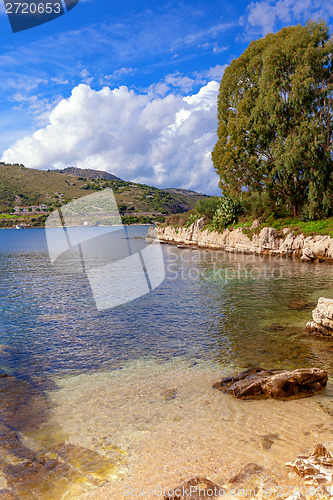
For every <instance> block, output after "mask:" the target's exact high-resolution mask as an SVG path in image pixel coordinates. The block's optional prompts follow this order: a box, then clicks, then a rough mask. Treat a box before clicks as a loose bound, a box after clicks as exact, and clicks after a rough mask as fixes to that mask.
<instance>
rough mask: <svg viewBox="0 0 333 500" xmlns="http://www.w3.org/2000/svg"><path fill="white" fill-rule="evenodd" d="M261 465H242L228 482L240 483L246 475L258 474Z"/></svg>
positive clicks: (261, 470) (260, 471)
mask: <svg viewBox="0 0 333 500" xmlns="http://www.w3.org/2000/svg"><path fill="white" fill-rule="evenodd" d="M263 470H264V469H263V467H261V465H257V464H252V463H251V464H247V465H245V467H243V468H242V469H241V470H240V471H239V472H238V473H237V474H236V475H235V476H233V477H232V478H231V479H230V480H229V481H230V483H242V482H243V481H245V480H246V479H247V478H248V477H250V476H253V475H258V474H260V473H262V472H263Z"/></svg>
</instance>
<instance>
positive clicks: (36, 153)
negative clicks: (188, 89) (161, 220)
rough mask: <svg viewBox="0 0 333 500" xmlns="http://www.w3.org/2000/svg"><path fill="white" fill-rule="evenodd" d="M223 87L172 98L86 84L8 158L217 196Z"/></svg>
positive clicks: (5, 155)
mask: <svg viewBox="0 0 333 500" xmlns="http://www.w3.org/2000/svg"><path fill="white" fill-rule="evenodd" d="M218 88H219V85H218V83H217V82H216V81H210V82H209V83H207V84H206V85H204V86H203V87H202V88H201V89H200V91H199V92H198V93H197V94H193V95H189V96H186V97H183V96H181V95H176V94H168V95H166V96H164V97H161V96H158V95H156V94H152V93H151V92H149V93H142V94H139V93H136V92H134V91H133V90H129V89H128V88H127V87H125V86H121V87H119V88H114V89H110V88H109V87H104V88H103V89H102V90H100V91H95V90H93V89H92V88H91V87H90V86H89V85H86V84H80V85H78V86H77V87H75V88H74V89H73V90H72V93H71V96H70V97H69V98H68V99H63V100H62V101H61V102H59V103H58V104H57V105H56V106H55V107H54V109H53V110H52V111H51V113H50V115H49V120H48V124H47V125H46V126H45V127H43V128H40V129H39V130H37V131H36V132H34V133H33V134H32V135H29V136H26V137H24V138H23V139H20V140H18V141H17V142H16V143H15V144H13V145H12V146H11V147H10V148H9V149H7V150H6V151H4V152H3V155H2V158H1V160H2V161H5V162H8V163H10V162H13V163H23V164H25V165H26V166H27V167H31V168H39V169H48V168H65V167H68V166H76V167H81V168H92V169H95V170H103V171H107V172H111V173H113V174H115V175H117V176H119V177H120V178H123V179H126V180H132V181H136V182H143V183H146V184H152V185H155V186H158V187H183V188H188V189H194V190H198V191H201V192H206V193H211V194H216V193H218V192H219V189H218V176H217V174H216V173H215V171H214V168H213V166H212V161H211V158H210V153H211V151H212V148H213V147H214V144H215V142H216V128H217V118H216V101H217V94H218Z"/></svg>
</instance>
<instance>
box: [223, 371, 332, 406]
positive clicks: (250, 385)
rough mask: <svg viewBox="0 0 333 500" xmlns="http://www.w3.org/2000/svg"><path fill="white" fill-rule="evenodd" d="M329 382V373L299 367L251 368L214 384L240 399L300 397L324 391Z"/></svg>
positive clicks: (286, 398)
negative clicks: (276, 368) (287, 368)
mask: <svg viewBox="0 0 333 500" xmlns="http://www.w3.org/2000/svg"><path fill="white" fill-rule="evenodd" d="M326 384H327V373H326V372H325V371H324V370H321V369H320V368H300V369H298V370H291V371H290V370H263V369H262V368H251V369H249V370H246V371H244V372H241V373H239V374H238V375H236V376H235V377H227V378H224V379H222V380H221V382H217V383H216V384H214V385H213V387H214V388H215V389H219V390H220V391H223V392H227V393H228V394H232V395H233V396H235V397H236V398H239V399H264V398H274V399H282V400H288V399H299V398H304V397H308V396H312V395H313V394H317V393H318V392H321V391H322V390H323V389H324V388H325V387H326Z"/></svg>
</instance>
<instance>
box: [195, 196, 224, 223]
mask: <svg viewBox="0 0 333 500" xmlns="http://www.w3.org/2000/svg"><path fill="white" fill-rule="evenodd" d="M220 201H221V198H220V197H219V196H209V197H208V198H203V199H201V200H200V201H199V203H198V205H197V206H196V211H197V213H198V214H199V216H200V217H205V218H206V222H210V221H211V220H213V217H214V214H215V212H216V210H217V209H218V207H219V203H220Z"/></svg>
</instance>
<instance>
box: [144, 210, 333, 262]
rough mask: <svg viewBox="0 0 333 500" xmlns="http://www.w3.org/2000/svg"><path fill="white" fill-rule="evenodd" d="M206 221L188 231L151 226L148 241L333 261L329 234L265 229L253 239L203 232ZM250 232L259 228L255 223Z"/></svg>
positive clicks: (237, 234)
mask: <svg viewBox="0 0 333 500" xmlns="http://www.w3.org/2000/svg"><path fill="white" fill-rule="evenodd" d="M204 222H205V221H204V218H201V219H198V220H197V221H196V222H194V223H193V224H192V225H191V226H189V227H188V228H185V227H173V226H165V227H162V226H157V227H155V228H154V227H153V226H151V227H150V229H149V231H148V234H147V240H148V241H154V240H158V241H159V242H161V243H169V244H173V245H185V246H188V247H195V248H208V249H212V250H225V251H226V252H238V253H250V254H258V255H272V256H283V257H296V258H300V259H301V260H302V261H304V262H333V238H331V237H330V236H329V235H316V236H304V235H303V234H297V235H296V234H295V233H294V232H293V231H292V230H291V229H290V228H285V229H283V231H282V232H281V233H278V232H277V231H276V229H274V228H272V227H264V228H263V229H262V230H261V231H260V232H258V233H254V234H252V237H251V238H250V237H249V236H248V235H247V234H245V233H244V232H243V229H242V228H237V229H225V230H224V231H223V232H222V233H218V232H217V231H209V230H208V229H203V226H204ZM258 222H259V221H258ZM257 227H258V225H257ZM251 229H256V221H254V225H253V226H252V228H251Z"/></svg>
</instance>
